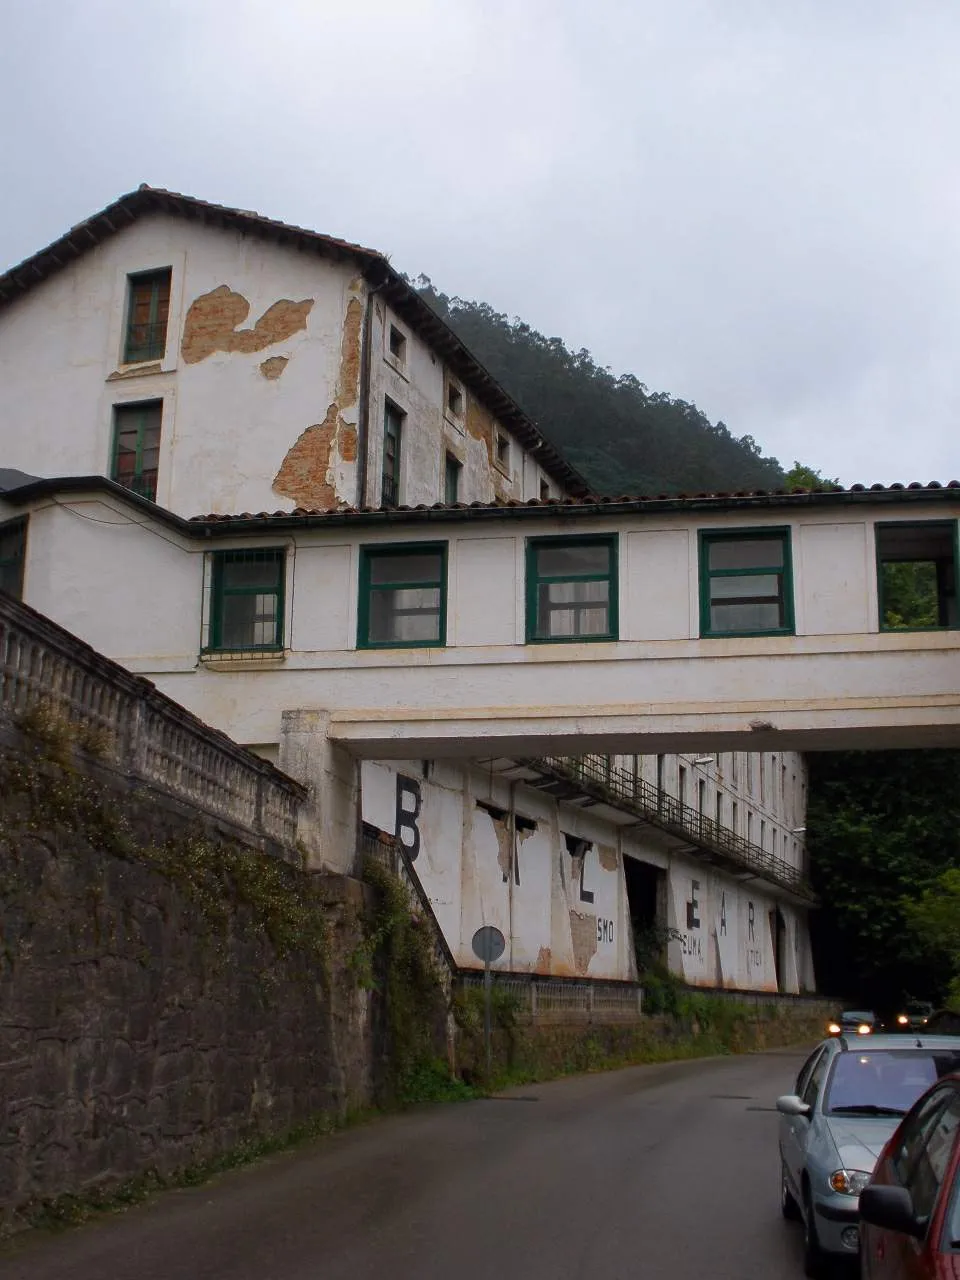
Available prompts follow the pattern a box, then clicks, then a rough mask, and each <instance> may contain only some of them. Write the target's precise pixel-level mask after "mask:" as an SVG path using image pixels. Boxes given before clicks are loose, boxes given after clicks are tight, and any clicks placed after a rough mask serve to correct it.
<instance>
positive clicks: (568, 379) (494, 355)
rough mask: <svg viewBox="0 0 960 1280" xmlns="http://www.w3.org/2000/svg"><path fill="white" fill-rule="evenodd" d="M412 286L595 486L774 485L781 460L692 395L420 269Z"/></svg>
mask: <svg viewBox="0 0 960 1280" xmlns="http://www.w3.org/2000/svg"><path fill="white" fill-rule="evenodd" d="M413 284H414V287H415V288H416V289H417V290H418V291H419V293H420V294H421V296H422V297H423V298H424V299H425V300H426V301H427V302H428V303H429V304H430V305H431V306H432V307H433V309H434V310H435V311H437V313H438V314H439V315H440V316H441V317H442V318H443V320H445V321H446V323H447V324H449V325H450V327H451V328H452V329H453V330H454V331H455V332H456V333H457V335H458V336H459V337H460V338H461V340H462V341H463V342H464V343H465V344H466V345H467V346H468V347H469V348H470V350H471V351H472V352H473V353H474V355H475V356H476V357H477V358H478V359H479V360H480V362H481V363H482V364H483V365H484V366H485V367H486V368H487V369H488V370H489V371H490V373H492V374H493V376H494V377H495V378H496V379H497V380H498V382H500V383H501V384H502V386H503V387H504V388H505V389H506V390H507V391H508V392H509V393H510V395H511V396H513V398H514V399H515V400H516V401H517V403H518V404H519V405H520V406H521V407H522V408H523V410H524V411H525V412H526V413H527V414H528V415H529V416H530V417H531V418H532V419H533V420H534V421H535V422H536V423H538V425H539V426H540V428H541V429H542V431H543V433H544V435H546V436H547V438H548V439H549V440H550V441H551V442H552V443H553V444H555V445H556V446H557V448H558V449H560V450H561V451H562V453H563V454H564V456H565V457H566V458H568V459H569V461H570V462H571V463H572V464H573V465H574V466H575V467H576V468H577V469H578V470H579V471H580V472H581V473H582V474H583V475H584V477H585V478H586V479H587V481H588V482H589V483H590V484H591V485H592V486H593V487H594V488H595V489H596V490H597V492H599V493H606V494H612V495H614V496H616V495H618V494H648V495H649V494H660V493H664V494H678V493H704V492H708V493H728V492H742V491H744V490H757V489H777V488H780V487H781V485H782V484H783V469H782V468H781V466H780V464H779V462H777V460H776V458H767V457H764V456H763V454H762V452H761V450H760V447H759V446H758V445H757V443H756V441H755V440H754V439H753V438H752V437H751V436H741V437H739V438H737V437H736V436H735V435H733V434H732V433H731V432H730V431H729V430H728V428H727V427H726V425H725V424H724V423H722V422H711V421H710V419H709V418H708V417H707V416H706V414H704V413H702V412H701V410H700V409H698V408H697V406H696V405H695V404H690V403H688V402H687V401H685V400H680V399H678V398H676V397H674V396H671V395H667V394H666V393H665V392H659V391H658V392H653V391H650V390H649V389H648V387H647V386H646V385H645V384H644V383H643V382H641V381H640V379H639V378H637V377H636V376H635V375H634V374H631V373H625V374H620V375H616V374H614V373H612V372H611V370H610V369H608V368H605V367H603V366H601V365H598V364H597V363H596V361H595V360H594V358H593V356H592V355H591V354H590V352H589V351H586V350H583V349H581V350H579V351H571V350H570V349H569V348H568V347H567V346H566V345H565V344H564V342H563V341H562V339H560V338H548V337H546V336H545V335H544V334H542V333H538V332H537V331H536V330H535V329H532V328H531V327H530V325H528V324H525V323H524V322H523V321H522V320H518V319H514V320H510V319H509V318H508V317H507V316H505V315H502V314H501V313H500V312H497V311H494V309H493V308H492V307H490V306H488V305H487V303H485V302H468V301H465V300H464V299H463V298H450V297H447V295H446V294H443V293H440V292H439V291H438V290H436V289H435V288H434V286H433V284H432V283H431V281H430V280H429V279H428V278H427V277H426V276H421V277H419V279H417V280H415V281H413Z"/></svg>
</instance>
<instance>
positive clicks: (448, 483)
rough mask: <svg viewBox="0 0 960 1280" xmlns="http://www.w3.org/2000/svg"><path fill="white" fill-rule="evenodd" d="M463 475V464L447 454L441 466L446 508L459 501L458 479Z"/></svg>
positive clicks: (450, 454)
mask: <svg viewBox="0 0 960 1280" xmlns="http://www.w3.org/2000/svg"><path fill="white" fill-rule="evenodd" d="M462 475H463V464H462V463H461V462H460V461H459V459H457V458H455V457H454V456H453V454H452V453H448V454H447V455H446V457H445V460H444V464H443V500H444V502H445V503H446V505H447V506H448V507H451V506H453V504H454V503H455V502H459V501H460V477H461V476H462Z"/></svg>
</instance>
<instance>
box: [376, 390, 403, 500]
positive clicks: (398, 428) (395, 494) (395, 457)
mask: <svg viewBox="0 0 960 1280" xmlns="http://www.w3.org/2000/svg"><path fill="white" fill-rule="evenodd" d="M403 418H404V415H403V413H402V412H401V411H400V410H399V409H398V408H397V407H396V405H393V404H391V403H390V402H389V401H387V405H386V408H385V409H384V412H383V484H382V486H381V495H380V496H381V504H382V505H383V506H385V507H395V506H397V505H398V503H399V502H400V444H401V439H402V436H403Z"/></svg>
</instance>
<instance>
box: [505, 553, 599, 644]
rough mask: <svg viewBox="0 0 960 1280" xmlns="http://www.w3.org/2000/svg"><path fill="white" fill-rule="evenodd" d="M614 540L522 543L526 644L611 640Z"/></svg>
mask: <svg viewBox="0 0 960 1280" xmlns="http://www.w3.org/2000/svg"><path fill="white" fill-rule="evenodd" d="M617 614H618V594H617V539H616V536H615V535H614V534H603V535H601V536H599V537H590V538H531V539H529V541H528V542H527V641H528V643H531V642H532V643H544V642H551V643H553V642H556V641H565V640H566V641H569V640H616V639H617V627H618V618H617Z"/></svg>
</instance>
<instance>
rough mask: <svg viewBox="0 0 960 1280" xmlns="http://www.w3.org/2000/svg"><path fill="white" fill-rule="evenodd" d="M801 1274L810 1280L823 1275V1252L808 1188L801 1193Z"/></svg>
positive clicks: (817, 1278)
mask: <svg viewBox="0 0 960 1280" xmlns="http://www.w3.org/2000/svg"><path fill="white" fill-rule="evenodd" d="M803 1274H804V1275H806V1276H809V1277H810V1280H819V1278H820V1277H821V1276H822V1275H823V1250H822V1249H821V1248H820V1240H819V1239H818V1237H817V1224H816V1222H815V1221H814V1217H813V1201H812V1199H811V1198H810V1189H809V1187H808V1188H806V1189H805V1190H804V1193H803Z"/></svg>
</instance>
